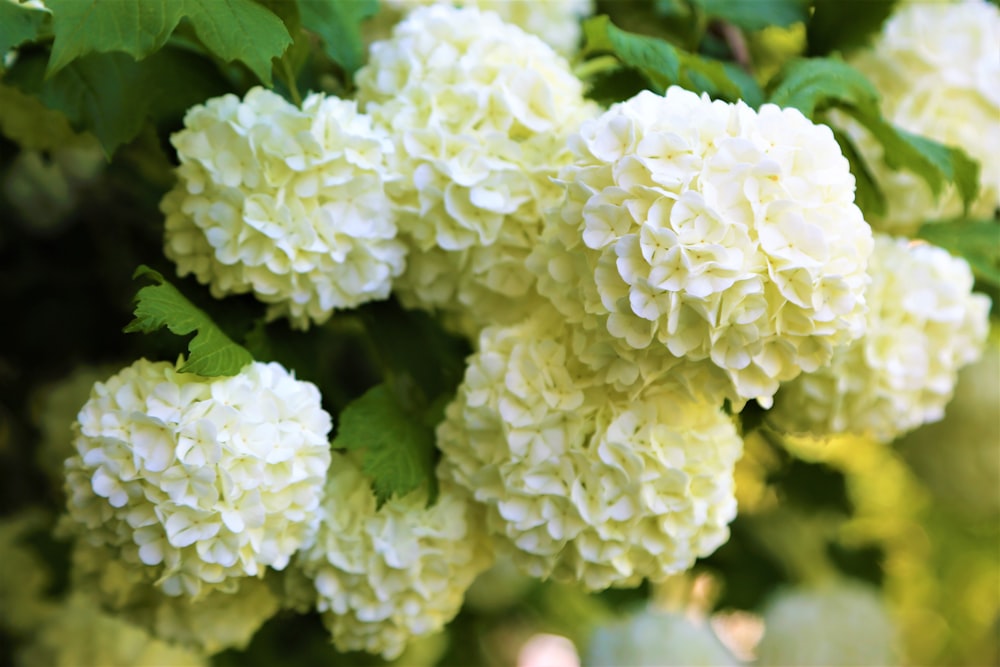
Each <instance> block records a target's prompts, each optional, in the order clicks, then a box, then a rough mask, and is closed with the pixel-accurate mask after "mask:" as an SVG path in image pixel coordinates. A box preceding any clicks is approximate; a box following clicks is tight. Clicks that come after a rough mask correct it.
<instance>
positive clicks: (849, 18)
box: [746, 0, 896, 56]
mask: <svg viewBox="0 0 1000 667" xmlns="http://www.w3.org/2000/svg"><path fill="white" fill-rule="evenodd" d="M746 4H753V3H752V2H751V3H746ZM895 4H896V0H864V2H849V1H847V0H812V5H813V11H812V16H810V17H809V22H808V23H807V25H806V37H807V40H808V45H809V50H808V55H810V56H822V55H826V54H828V53H831V52H833V51H848V50H850V49H853V48H856V47H859V46H862V45H863V44H865V42H866V41H868V39H869V38H870V37H871V36H872V34H873V33H875V32H876V31H878V30H879V28H881V27H882V23H883V22H884V21H885V20H886V19H887V18H888V17H889V15H890V14H891V13H892V10H893V6H894V5H895Z"/></svg>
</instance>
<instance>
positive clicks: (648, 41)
mask: <svg viewBox="0 0 1000 667" xmlns="http://www.w3.org/2000/svg"><path fill="white" fill-rule="evenodd" d="M583 32H584V36H585V38H586V42H585V45H584V49H583V54H584V55H586V56H591V55H597V54H603V53H611V54H614V55H615V56H616V57H617V58H618V59H619V60H621V62H622V63H623V64H625V65H627V66H629V67H631V68H634V69H636V70H638V71H639V72H641V73H642V74H643V76H645V77H646V78H647V79H648V80H649V82H650V84H652V86H653V87H654V89H655V90H656V92H658V93H663V92H664V91H665V90H666V89H667V88H668V87H670V86H672V85H679V86H682V87H684V88H687V89H688V90H693V91H695V92H699V93H700V92H706V93H708V94H710V95H714V96H718V97H723V98H725V99H728V100H737V99H739V98H740V92H741V91H740V87H739V86H738V85H736V84H735V83H734V82H733V81H732V80H731V79H730V78H729V76H728V75H727V74H726V70H725V69H724V68H723V66H722V63H721V62H720V61H716V60H710V59H708V58H702V57H701V56H697V55H695V54H693V53H688V52H687V51H684V50H682V49H678V48H677V47H675V46H674V45H672V44H670V43H669V42H667V41H664V40H662V39H657V38H655V37H647V36H645V35H637V34H634V33H630V32H626V31H624V30H621V29H620V28H617V27H616V26H615V25H614V24H612V23H611V20H610V19H609V18H608V17H607V16H596V17H594V18H591V19H588V20H587V21H586V22H584V24H583Z"/></svg>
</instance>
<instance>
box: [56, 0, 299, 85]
mask: <svg viewBox="0 0 1000 667" xmlns="http://www.w3.org/2000/svg"><path fill="white" fill-rule="evenodd" d="M48 6H49V7H50V8H51V9H52V27H53V32H54V34H55V41H54V42H53V44H52V58H51V60H50V61H49V66H48V72H47V73H48V75H49V76H52V75H54V74H55V73H57V72H59V71H60V70H61V69H62V68H64V67H66V66H67V65H69V64H70V63H72V62H73V61H75V60H76V59H77V58H80V57H83V56H86V55H87V54H89V53H94V52H97V53H111V52H114V53H118V52H121V53H126V54H128V55H130V56H132V58H133V59H134V60H141V59H143V58H146V57H148V56H150V55H151V54H153V53H155V52H156V51H158V50H159V49H160V48H162V47H163V45H164V44H165V43H166V42H167V39H169V37H170V35H171V34H172V33H173V31H174V29H175V28H176V27H177V24H178V23H179V22H180V20H181V19H182V18H187V19H188V20H189V21H190V22H191V26H192V28H193V29H194V32H195V34H196V35H197V36H198V39H200V40H201V42H202V43H203V44H204V45H205V47H207V48H208V49H209V50H210V51H212V52H213V53H214V54H215V55H217V56H218V57H219V58H221V59H222V60H224V61H226V62H231V61H234V60H238V61H241V62H243V63H245V64H246V65H247V66H248V67H249V68H250V70H251V71H253V73H254V74H255V75H257V77H258V78H259V79H260V80H261V81H263V82H264V83H266V84H267V85H270V84H271V59H272V58H275V57H278V56H280V55H281V54H282V53H283V52H284V50H285V49H286V48H287V47H288V45H289V44H291V43H292V38H291V36H290V35H289V34H288V30H286V29H285V25H284V23H282V21H281V19H280V18H278V17H277V16H275V14H274V13H273V12H271V11H269V10H268V9H267V8H265V7H263V6H262V5H260V4H258V3H256V2H253V0H209V1H203V0H51V2H49V3H48Z"/></svg>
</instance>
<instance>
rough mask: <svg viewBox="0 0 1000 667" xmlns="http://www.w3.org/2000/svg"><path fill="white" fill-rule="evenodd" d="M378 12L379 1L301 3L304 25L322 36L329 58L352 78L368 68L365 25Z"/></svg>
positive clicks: (315, 0) (310, 0) (311, 0)
mask: <svg viewBox="0 0 1000 667" xmlns="http://www.w3.org/2000/svg"><path fill="white" fill-rule="evenodd" d="M378 8H379V6H378V0H299V11H300V13H301V16H302V25H303V26H304V27H305V28H306V29H307V30H311V31H312V32H315V33H316V34H317V35H319V36H320V38H321V39H322V40H323V48H324V50H325V51H326V54H327V55H328V56H330V58H331V59H332V60H333V61H334V62H335V63H337V64H338V65H340V67H341V68H343V70H344V72H345V73H346V74H347V76H348V78H351V77H353V76H354V73H355V72H356V71H358V69H360V67H361V65H362V64H364V59H365V42H364V39H363V37H362V35H361V23H362V22H363V21H365V20H366V19H368V18H371V17H372V16H374V15H375V14H376V13H378Z"/></svg>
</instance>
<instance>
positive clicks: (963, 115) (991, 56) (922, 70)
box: [836, 0, 1000, 234]
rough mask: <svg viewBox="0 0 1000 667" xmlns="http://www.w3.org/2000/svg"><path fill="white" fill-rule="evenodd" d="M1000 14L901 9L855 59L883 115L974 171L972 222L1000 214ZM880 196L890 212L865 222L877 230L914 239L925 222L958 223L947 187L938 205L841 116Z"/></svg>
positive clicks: (974, 1)
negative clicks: (965, 160) (956, 152)
mask: <svg viewBox="0 0 1000 667" xmlns="http://www.w3.org/2000/svg"><path fill="white" fill-rule="evenodd" d="M997 44H1000V9H997V7H996V5H993V4H991V3H989V2H986V1H985V0H969V1H966V2H954V3H948V2H945V3H929V2H912V3H905V4H901V5H900V6H899V8H898V9H897V10H896V12H895V13H894V14H893V16H892V17H890V18H889V20H888V21H886V23H885V24H884V26H883V28H882V32H881V34H880V35H879V36H878V37H877V38H876V39H875V41H874V43H873V44H872V46H871V48H870V49H866V50H864V51H862V52H860V53H858V54H856V55H855V56H853V57H852V59H851V64H852V65H853V66H854V67H857V68H858V69H859V70H860V71H861V72H863V73H864V74H865V76H867V77H868V78H869V79H870V80H871V82H872V83H873V84H875V87H876V88H877V89H878V91H879V92H880V93H881V95H882V100H881V109H882V113H883V115H884V116H885V117H886V118H887V119H888V120H890V121H891V122H893V123H894V124H896V125H898V126H899V127H901V128H903V129H905V130H908V131H910V132H914V133H916V134H919V135H922V136H925V137H929V138H931V139H935V140H937V141H940V142H941V143H943V144H947V145H950V146H957V147H959V148H961V149H962V150H964V151H965V152H966V153H968V154H969V155H970V156H971V157H972V158H973V159H975V160H976V161H977V162H978V163H979V167H980V172H979V186H980V190H979V196H978V198H977V199H976V200H975V202H974V203H973V206H972V212H973V214H974V215H978V216H982V217H991V216H992V215H993V213H994V211H995V210H996V209H997V207H998V206H1000V130H998V129H997V120H998V119H1000V58H998V57H997ZM836 122H837V124H838V125H840V126H842V127H844V128H845V130H847V132H848V133H849V135H850V136H851V138H852V139H853V140H854V141H855V143H856V144H857V145H858V147H859V148H860V149H861V151H862V154H863V155H864V157H865V158H866V160H867V161H868V163H869V167H870V168H871V169H872V171H873V172H874V174H875V177H876V180H877V182H878V185H879V186H880V187H881V188H882V190H883V191H884V193H885V197H886V203H887V211H886V213H885V215H883V216H871V218H870V220H869V222H871V223H872V225H873V226H875V228H876V229H879V230H881V231H885V232H888V233H893V234H910V233H912V232H914V231H915V230H916V228H917V227H919V226H920V224H922V223H923V222H925V221H928V220H942V219H945V218H950V217H954V216H958V215H961V214H962V204H961V200H960V198H959V196H958V193H957V191H956V190H955V188H953V187H949V188H947V189H946V191H945V193H944V195H943V196H938V195H935V194H934V193H933V192H932V191H931V189H930V187H929V186H928V185H927V184H926V183H925V182H924V181H923V180H922V179H920V178H919V177H917V176H916V175H915V174H913V173H912V172H910V171H906V170H902V171H895V170H892V169H890V168H889V166H888V165H887V164H886V161H885V159H884V156H883V153H882V148H881V146H880V144H878V142H877V141H876V140H875V139H874V138H873V137H872V136H871V135H870V134H869V133H868V132H867V131H866V130H865V129H864V128H862V127H860V126H859V125H858V124H857V123H854V122H851V121H850V120H847V119H842V118H840V117H838V118H837V120H836Z"/></svg>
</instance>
